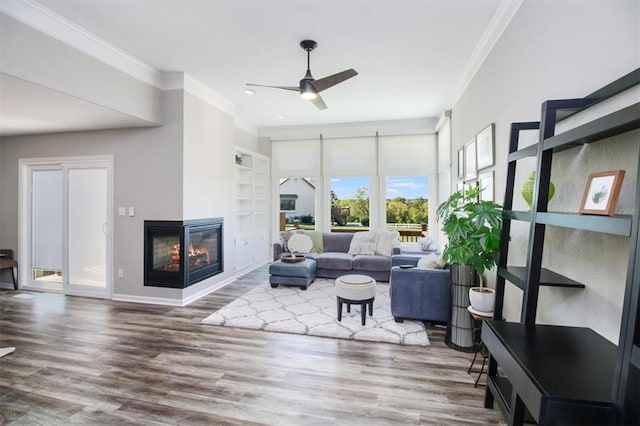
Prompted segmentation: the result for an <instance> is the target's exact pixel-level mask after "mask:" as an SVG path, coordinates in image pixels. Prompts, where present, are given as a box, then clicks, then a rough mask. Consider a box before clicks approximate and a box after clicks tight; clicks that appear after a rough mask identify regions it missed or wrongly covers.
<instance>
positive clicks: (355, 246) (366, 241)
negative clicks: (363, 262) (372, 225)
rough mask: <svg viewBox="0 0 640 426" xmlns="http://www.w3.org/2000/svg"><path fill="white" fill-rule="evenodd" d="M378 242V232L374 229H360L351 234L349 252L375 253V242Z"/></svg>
mask: <svg viewBox="0 0 640 426" xmlns="http://www.w3.org/2000/svg"><path fill="white" fill-rule="evenodd" d="M377 243H378V233H377V232H375V231H361V232H356V233H355V234H353V239H352V240H351V245H349V252H348V253H349V254H368V255H373V254H376V244H377Z"/></svg>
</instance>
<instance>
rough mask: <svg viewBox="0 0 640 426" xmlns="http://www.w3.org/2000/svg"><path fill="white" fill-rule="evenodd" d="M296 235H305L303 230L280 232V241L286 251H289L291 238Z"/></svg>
mask: <svg viewBox="0 0 640 426" xmlns="http://www.w3.org/2000/svg"><path fill="white" fill-rule="evenodd" d="M295 234H304V230H303V229H290V230H288V231H280V241H281V242H282V247H283V249H284V251H289V246H288V243H289V238H291V237H292V236H293V235H295Z"/></svg>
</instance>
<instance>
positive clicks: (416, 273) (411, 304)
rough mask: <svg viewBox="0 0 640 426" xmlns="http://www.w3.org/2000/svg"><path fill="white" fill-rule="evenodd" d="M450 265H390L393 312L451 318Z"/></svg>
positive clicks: (404, 315) (438, 319)
mask: <svg viewBox="0 0 640 426" xmlns="http://www.w3.org/2000/svg"><path fill="white" fill-rule="evenodd" d="M450 277H451V274H450V271H449V269H420V268H409V269H402V268H399V267H393V268H391V278H390V279H389V286H390V288H389V292H390V296H391V313H392V315H393V316H394V317H398V318H412V319H421V320H427V321H442V322H448V321H449V312H450V309H451V286H450V284H449V283H450Z"/></svg>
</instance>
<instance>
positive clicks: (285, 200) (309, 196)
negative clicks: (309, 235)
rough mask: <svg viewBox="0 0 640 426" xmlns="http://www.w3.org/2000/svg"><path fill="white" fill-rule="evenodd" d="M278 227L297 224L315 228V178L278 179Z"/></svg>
mask: <svg viewBox="0 0 640 426" xmlns="http://www.w3.org/2000/svg"><path fill="white" fill-rule="evenodd" d="M279 191H280V216H281V218H280V228H283V226H284V228H293V227H294V226H298V227H300V228H304V229H315V215H316V180H315V179H314V178H298V177H290V178H282V179H280V188H279Z"/></svg>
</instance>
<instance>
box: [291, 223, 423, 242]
mask: <svg viewBox="0 0 640 426" xmlns="http://www.w3.org/2000/svg"><path fill="white" fill-rule="evenodd" d="M304 228H305V225H301V224H300V223H299V222H298V221H294V222H293V223H292V224H286V225H285V228H284V229H304ZM387 229H389V230H396V231H398V232H399V233H400V242H402V243H417V242H418V241H420V238H422V237H425V236H427V233H428V230H429V227H428V225H427V224H426V223H422V224H420V223H388V224H387ZM281 230H283V229H281ZM368 230H369V228H368V227H364V226H332V227H331V232H358V231H368Z"/></svg>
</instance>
